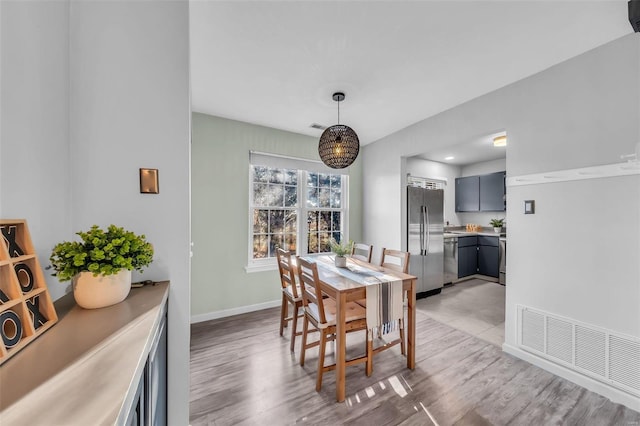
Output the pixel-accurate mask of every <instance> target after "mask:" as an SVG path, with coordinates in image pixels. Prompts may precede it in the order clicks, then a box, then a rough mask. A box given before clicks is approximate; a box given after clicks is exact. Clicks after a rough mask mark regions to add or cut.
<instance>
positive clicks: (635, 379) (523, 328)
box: [517, 305, 640, 396]
mask: <svg viewBox="0 0 640 426" xmlns="http://www.w3.org/2000/svg"><path fill="white" fill-rule="evenodd" d="M517 309H518V345H519V346H520V347H521V348H522V349H525V350H527V351H529V352H532V353H535V354H536V355H538V356H541V357H543V358H546V359H548V360H550V361H553V362H555V363H558V364H561V365H564V366H565V367H568V368H571V369H573V370H574V371H577V372H579V373H581V374H584V375H587V376H590V377H592V378H594V379H597V380H600V381H602V382H604V383H607V384H609V385H612V386H615V387H617V388H619V389H622V390H624V391H626V392H628V393H630V394H632V395H636V396H640V368H639V367H638V366H640V339H639V338H636V337H631V336H626V335H623V334H621V333H617V332H614V331H611V330H606V329H603V328H600V327H596V326H592V325H589V324H584V323H581V322H579V321H575V320H571V319H569V318H563V317H559V316H557V315H552V314H549V313H547V312H544V311H540V310H537V309H532V308H528V307H525V306H521V305H518V306H517Z"/></svg>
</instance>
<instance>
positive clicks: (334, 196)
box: [331, 189, 342, 209]
mask: <svg viewBox="0 0 640 426" xmlns="http://www.w3.org/2000/svg"><path fill="white" fill-rule="evenodd" d="M341 195H342V193H341V191H340V190H339V189H332V190H331V208H334V209H339V208H340V204H341V199H340V196H341Z"/></svg>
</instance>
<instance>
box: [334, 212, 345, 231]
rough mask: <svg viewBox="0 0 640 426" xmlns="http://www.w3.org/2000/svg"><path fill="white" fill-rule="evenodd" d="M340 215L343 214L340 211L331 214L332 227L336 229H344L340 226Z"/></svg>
mask: <svg viewBox="0 0 640 426" xmlns="http://www.w3.org/2000/svg"><path fill="white" fill-rule="evenodd" d="M340 217H341V214H340V212H332V214H331V219H332V220H331V229H332V230H334V231H342V226H340V224H341V221H340Z"/></svg>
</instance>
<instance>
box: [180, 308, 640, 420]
mask: <svg viewBox="0 0 640 426" xmlns="http://www.w3.org/2000/svg"><path fill="white" fill-rule="evenodd" d="M278 319H279V308H274V309H268V310H263V311H259V312H254V313H249V314H244V315H238V316H235V317H230V318H225V319H220V320H214V321H208V322H203V323H199V324H194V325H193V326H192V328H191V330H192V336H191V395H190V410H191V411H190V421H191V425H192V426H197V425H289V424H298V423H303V424H313V425H340V424H349V425H367V426H369V425H443V426H444V425H505V424H510V425H626V426H638V425H640V413H637V412H635V411H632V410H630V409H627V408H625V407H624V406H621V405H618V404H614V403H612V402H611V401H609V400H608V399H606V398H604V397H602V396H599V395H597V394H595V393H592V392H589V391H587V390H585V389H583V388H581V387H579V386H577V385H575V384H573V383H571V382H569V381H566V380H564V379H561V378H559V377H556V376H554V375H552V374H551V373H548V372H546V371H544V370H542V369H539V368H537V367H535V366H532V365H531V364H528V363H527V362H525V361H522V360H519V359H516V358H514V357H511V356H509V355H507V354H504V353H502V351H501V350H500V348H499V347H498V346H496V345H495V344H491V343H490V342H487V341H485V340H482V339H480V338H477V337H474V336H472V335H470V334H468V333H466V332H464V331H461V330H458V329H456V328H453V327H450V326H448V325H445V324H443V323H441V322H438V321H436V320H435V319H433V318H430V317H429V316H427V315H426V314H425V313H423V312H420V311H418V313H417V342H418V345H417V348H416V368H415V370H413V371H411V370H408V369H407V368H406V367H405V365H406V363H405V359H404V358H403V357H402V356H401V355H400V348H399V347H396V348H393V349H391V350H388V351H385V352H383V353H381V354H379V355H378V356H376V357H375V359H374V373H373V375H372V376H371V377H367V376H366V375H365V371H364V364H360V365H356V366H353V367H348V368H347V400H346V401H345V402H344V403H336V402H335V399H334V398H335V376H334V373H333V372H329V373H326V374H325V376H324V380H323V387H322V391H321V392H319V393H317V392H316V391H315V372H316V366H317V365H316V361H317V348H314V349H312V350H310V351H308V352H307V361H306V363H305V366H304V367H300V365H299V363H298V352H297V351H298V348H299V345H298V342H296V353H295V354H294V355H292V354H291V353H290V352H289V337H288V336H285V337H280V336H279V335H278ZM353 334H355V335H354V336H351V335H350V336H348V337H349V338H348V345H349V348H350V349H351V348H353V350H354V351H355V350H357V351H360V350H361V349H362V350H363V349H364V339H365V336H364V333H362V334H361V335H358V333H353ZM331 350H332V349H331V348H329V349H328V352H331Z"/></svg>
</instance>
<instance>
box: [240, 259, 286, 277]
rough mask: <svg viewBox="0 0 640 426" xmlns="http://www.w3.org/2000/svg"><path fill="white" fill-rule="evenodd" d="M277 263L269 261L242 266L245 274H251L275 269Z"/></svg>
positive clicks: (276, 268)
mask: <svg viewBox="0 0 640 426" xmlns="http://www.w3.org/2000/svg"><path fill="white" fill-rule="evenodd" d="M277 270H278V265H277V264H276V263H275V261H274V262H270V263H266V262H265V263H262V264H256V263H254V264H249V265H247V266H245V267H244V271H245V272H246V273H247V274H253V273H254V272H266V271H277Z"/></svg>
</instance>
